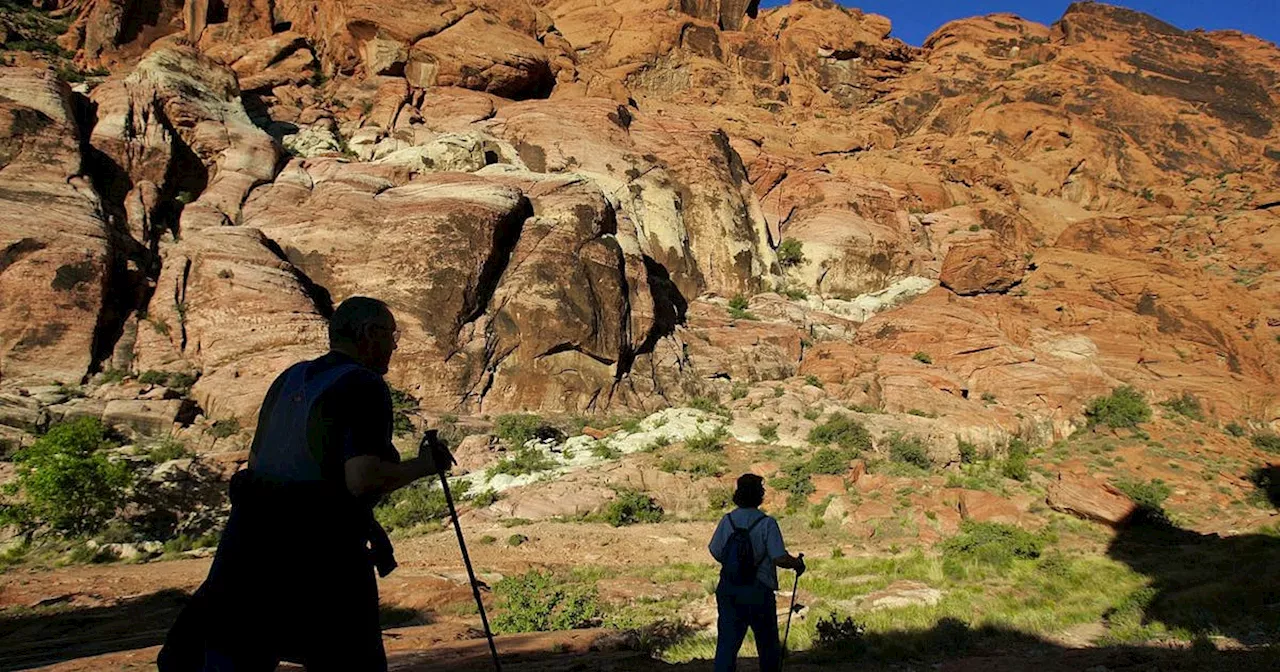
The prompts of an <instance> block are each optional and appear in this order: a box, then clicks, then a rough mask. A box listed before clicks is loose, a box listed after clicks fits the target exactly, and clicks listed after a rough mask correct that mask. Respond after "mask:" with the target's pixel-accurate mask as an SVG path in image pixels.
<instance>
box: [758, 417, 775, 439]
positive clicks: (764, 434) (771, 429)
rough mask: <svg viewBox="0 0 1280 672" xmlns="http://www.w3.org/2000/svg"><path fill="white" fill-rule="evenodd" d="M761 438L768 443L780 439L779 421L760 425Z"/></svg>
mask: <svg viewBox="0 0 1280 672" xmlns="http://www.w3.org/2000/svg"><path fill="white" fill-rule="evenodd" d="M760 439H761V440H762V441H766V442H768V443H773V442H774V441H777V440H778V423H776V422H767V423H764V424H762V425H760Z"/></svg>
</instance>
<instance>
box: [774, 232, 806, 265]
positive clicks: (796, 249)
mask: <svg viewBox="0 0 1280 672" xmlns="http://www.w3.org/2000/svg"><path fill="white" fill-rule="evenodd" d="M778 263H779V264H781V265H782V267H783V268H790V267H792V266H799V265H800V264H803V263H804V243H801V242H800V241H798V240H796V239H795V238H784V239H783V241H782V244H781V245H779V246H778Z"/></svg>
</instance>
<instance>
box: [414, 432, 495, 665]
mask: <svg viewBox="0 0 1280 672" xmlns="http://www.w3.org/2000/svg"><path fill="white" fill-rule="evenodd" d="M435 434H436V432H435V430H429V431H428V432H427V435H428V436H430V437H431V438H433V439H434V438H435V436H434V435H435ZM440 487H441V488H442V489H443V490H444V501H445V503H446V504H448V505H449V517H451V518H452V519H453V531H454V532H456V533H457V535H458V548H459V549H461V550H462V564H464V565H466V566H467V578H469V579H470V580H471V594H472V595H474V596H475V598H476V608H478V609H479V610H480V623H481V624H482V625H484V636H485V638H487V639H488V640H489V653H490V654H491V655H492V656H493V669H494V670H495V671H496V672H502V663H500V662H499V661H498V647H497V646H496V645H494V643H493V631H492V630H490V629H489V617H488V616H487V615H486V614H485V612H484V600H483V599H481V597H480V582H479V581H477V580H476V570H475V569H473V568H472V567H471V555H470V554H468V553H467V542H466V540H465V539H463V538H462V525H461V523H459V522H458V509H457V508H456V507H455V506H454V505H453V494H452V493H451V492H449V477H448V476H446V475H445V470H443V469H442V470H440Z"/></svg>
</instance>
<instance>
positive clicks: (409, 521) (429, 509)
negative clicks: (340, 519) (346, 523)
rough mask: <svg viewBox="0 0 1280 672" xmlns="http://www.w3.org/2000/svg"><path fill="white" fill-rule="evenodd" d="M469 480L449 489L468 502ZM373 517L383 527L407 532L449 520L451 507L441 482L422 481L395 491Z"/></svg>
mask: <svg viewBox="0 0 1280 672" xmlns="http://www.w3.org/2000/svg"><path fill="white" fill-rule="evenodd" d="M469 486H470V483H469V482H468V481H453V482H451V483H450V484H449V490H450V492H452V493H453V496H454V497H455V498H457V499H459V500H461V499H465V498H466V495H467V489H468V487H469ZM373 516H374V518H376V519H377V520H378V523H380V524H381V525H382V526H383V527H384V528H386V529H387V530H388V531H391V530H405V529H409V528H413V527H417V526H419V525H422V524H425V523H431V522H435V521H438V520H444V519H445V518H448V517H449V504H448V503H447V502H446V501H445V498H444V490H442V489H441V488H440V483H439V480H438V479H430V480H429V479H422V480H420V481H417V482H415V483H413V484H412V485H408V486H405V487H403V488H400V489H399V490H396V491H395V492H392V493H391V494H390V495H387V496H386V497H385V498H383V500H382V502H381V503H380V504H378V505H377V506H376V507H374V509H373Z"/></svg>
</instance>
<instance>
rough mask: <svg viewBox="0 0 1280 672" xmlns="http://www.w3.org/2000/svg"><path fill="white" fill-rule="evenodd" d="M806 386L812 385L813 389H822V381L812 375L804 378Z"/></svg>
mask: <svg viewBox="0 0 1280 672" xmlns="http://www.w3.org/2000/svg"><path fill="white" fill-rule="evenodd" d="M804 384H805V385H812V386H813V387H816V388H818V389H822V380H821V379H819V378H818V377H817V376H815V375H813V374H812V373H811V374H809V375H807V376H805V377H804Z"/></svg>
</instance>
